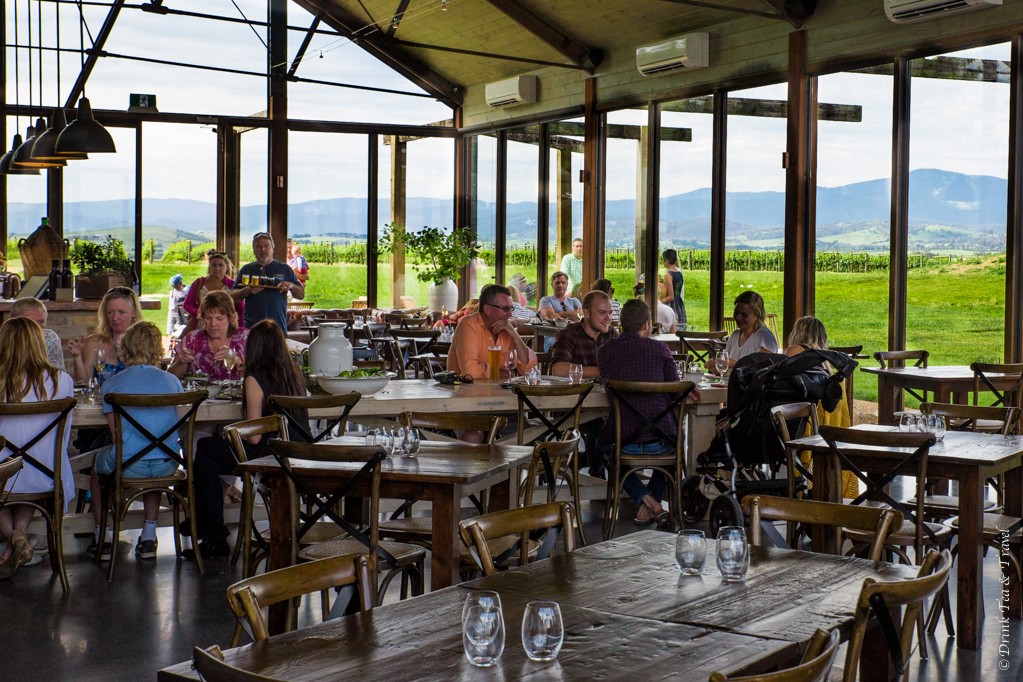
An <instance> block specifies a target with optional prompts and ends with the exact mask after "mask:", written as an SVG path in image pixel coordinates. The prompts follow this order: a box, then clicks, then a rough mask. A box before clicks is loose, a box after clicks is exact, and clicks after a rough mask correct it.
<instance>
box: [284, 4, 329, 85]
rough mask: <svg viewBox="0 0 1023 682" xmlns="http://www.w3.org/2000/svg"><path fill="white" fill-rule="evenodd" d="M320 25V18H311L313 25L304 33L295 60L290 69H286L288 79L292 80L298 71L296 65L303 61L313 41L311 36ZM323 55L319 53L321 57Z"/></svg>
mask: <svg viewBox="0 0 1023 682" xmlns="http://www.w3.org/2000/svg"><path fill="white" fill-rule="evenodd" d="M319 25H320V18H319V17H313V23H311V24H310V25H309V30H308V31H306V32H305V36H304V37H303V38H302V44H301V45H299V47H298V52H296V53H295V58H294V59H293V60H292V62H291V68H290V69H288V78H294V77H295V72H296V71H298V65H299V64H301V63H302V60H303V59H305V53H306V50H308V49H309V43H311V42H312V40H313V35H315V34H316V28H317V27H318V26H319ZM322 54H323V53H320V55H321V56H322Z"/></svg>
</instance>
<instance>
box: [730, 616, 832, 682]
mask: <svg viewBox="0 0 1023 682" xmlns="http://www.w3.org/2000/svg"><path fill="white" fill-rule="evenodd" d="M838 635H839V632H838V630H837V629H836V630H833V631H831V632H830V633H828V632H825V631H824V630H821V629H819V628H818V629H817V630H816V631H815V632H814V633H813V637H811V638H810V643H809V644H808V645H807V647H806V651H805V652H803V657H802V658H801V659H800V662H799V665H797V666H795V667H793V668H785V669H783V670H779V671H777V672H773V673H764V674H763V675H744V676H742V677H729V676H727V675H724V674H722V673H711V675H710V682H824V681H825V680H827V679H828V675H829V673H830V672H831V667H832V666H833V665H834V664H835V657H836V656H837V655H838V644H839V638H838Z"/></svg>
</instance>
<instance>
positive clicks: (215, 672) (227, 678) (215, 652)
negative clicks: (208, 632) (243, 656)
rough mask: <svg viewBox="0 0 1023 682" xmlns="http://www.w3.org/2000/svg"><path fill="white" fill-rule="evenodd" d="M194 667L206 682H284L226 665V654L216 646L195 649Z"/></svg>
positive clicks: (193, 651) (193, 652)
mask: <svg viewBox="0 0 1023 682" xmlns="http://www.w3.org/2000/svg"><path fill="white" fill-rule="evenodd" d="M192 665H193V666H195V671H196V672H197V673H199V677H200V678H201V679H203V680H205V681H206V682H282V681H281V680H279V679H278V678H276V677H266V676H265V675H260V674H258V673H253V672H249V671H248V670H242V669H241V668H235V667H234V666H233V665H231V664H229V663H226V662H225V661H224V654H222V653H221V651H220V647H219V646H216V645H214V646H211V647H210V648H209V649H203V648H200V647H194V648H193V649H192Z"/></svg>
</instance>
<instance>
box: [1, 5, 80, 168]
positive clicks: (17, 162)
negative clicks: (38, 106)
mask: <svg viewBox="0 0 1023 682" xmlns="http://www.w3.org/2000/svg"><path fill="white" fill-rule="evenodd" d="M36 2H37V7H38V9H39V16H37V17H36V18H37V19H38V21H37V22H36V23H37V29H38V31H39V100H40V103H41V102H42V98H43V22H42V11H43V5H42V0H36ZM26 4H27V5H28V107H29V109H30V110H31V109H32V103H33V93H32V0H28V2H27V3H26ZM45 131H46V121H44V120H43V117H42V116H40V117H39V118H37V119H36V122H35V125H30V126H29V127H28V133H27V137H26V139H25V141H24V142H23V143H22V145H21V146H20V147H18V149H17V151H15V152H14V157H13V158H12V159H11V167H12V168H60V167H62V166H66V165H67V161H64V160H63V159H61V160H57V161H42V160H39V159H33V158H32V150H33V149H34V148H35V144H36V140H38V139H39V136H40V135H42V134H43V133H44V132H45Z"/></svg>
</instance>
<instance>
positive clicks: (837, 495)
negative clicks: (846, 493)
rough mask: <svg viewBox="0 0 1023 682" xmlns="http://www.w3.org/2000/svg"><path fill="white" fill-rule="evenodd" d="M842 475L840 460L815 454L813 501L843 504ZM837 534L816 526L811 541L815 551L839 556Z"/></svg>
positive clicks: (818, 525) (828, 455) (827, 455)
mask: <svg viewBox="0 0 1023 682" xmlns="http://www.w3.org/2000/svg"><path fill="white" fill-rule="evenodd" d="M841 479H842V473H841V469H840V467H839V466H838V459H837V458H836V457H835V456H834V455H833V454H831V453H830V452H814V453H813V499H815V500H817V501H820V502H839V503H840V502H841V501H842V480H841ZM836 535H837V533H835V532H828V530H827V528H825V527H824V526H822V525H820V524H815V525H814V526H813V530H812V531H811V536H810V540H811V542H812V543H813V551H815V552H823V553H826V554H838V553H839V549H840V548H839V547H838V546H837V542H836V539H835V538H836Z"/></svg>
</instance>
